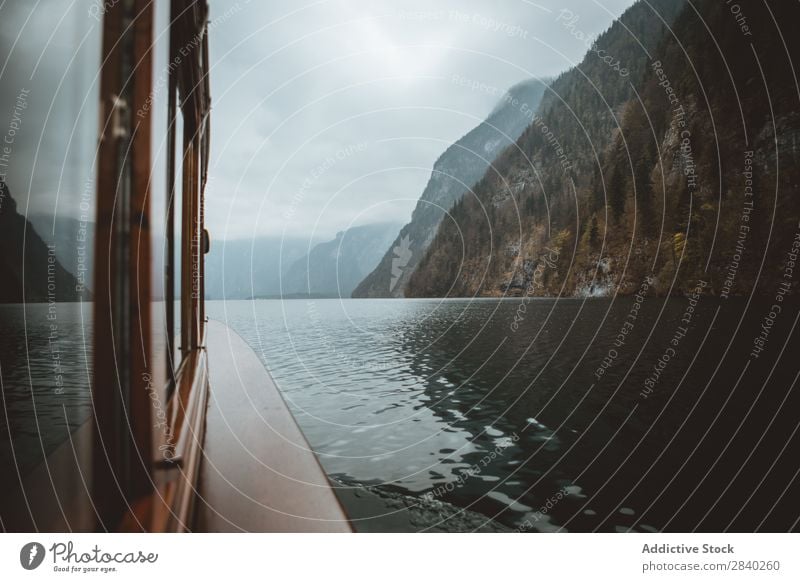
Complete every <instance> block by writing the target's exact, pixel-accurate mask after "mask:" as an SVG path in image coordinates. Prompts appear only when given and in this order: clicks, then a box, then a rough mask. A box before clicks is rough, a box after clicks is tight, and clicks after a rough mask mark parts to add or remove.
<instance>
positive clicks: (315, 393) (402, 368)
mask: <svg viewBox="0 0 800 582" xmlns="http://www.w3.org/2000/svg"><path fill="white" fill-rule="evenodd" d="M770 305H771V303H770V302H768V303H766V304H762V303H756V302H753V303H751V304H749V305H747V304H746V303H745V302H744V301H743V300H735V301H734V300H731V301H729V302H724V301H719V300H716V299H711V298H701V299H700V300H699V301H698V302H697V303H696V304H695V305H692V304H691V303H690V302H689V300H688V299H678V298H673V299H657V298H650V297H648V298H645V299H644V300H643V301H641V302H637V301H636V300H635V299H633V298H623V299H618V300H615V301H612V300H610V299H591V300H578V299H568V300H557V301H556V300H554V299H536V300H530V301H522V300H519V299H517V300H502V301H501V300H488V299H487V300H473V301H469V300H447V301H438V300H343V301H341V300H308V301H306V300H293V301H284V302H281V301H252V302H251V301H228V302H222V301H212V302H209V303H208V305H207V312H208V315H209V316H210V317H212V318H214V319H219V320H221V321H224V322H226V323H228V325H230V326H231V327H233V328H234V329H235V330H236V331H237V332H238V333H240V334H241V335H242V336H243V337H244V338H245V339H246V340H247V341H248V342H249V343H250V345H251V346H252V347H253V348H254V349H255V351H256V352H257V353H258V354H259V355H260V357H261V358H262V360H263V362H264V364H265V365H266V366H267V367H268V368H269V370H270V371H271V372H272V374H273V376H274V377H275V379H276V381H277V383H278V385H279V386H280V388H281V389H282V391H283V393H284V395H285V398H286V399H287V401H288V402H289V404H290V406H291V408H292V410H293V412H294V413H295V416H296V418H297V420H298V423H299V424H300V426H301V427H302V429H303V431H304V432H305V434H306V436H307V438H308V440H309V442H310V443H311V445H312V446H313V448H314V449H315V450H316V452H317V454H318V455H319V457H320V460H321V462H322V464H323V466H324V468H325V469H326V471H327V472H328V473H329V475H330V476H331V477H332V479H333V480H334V481H335V482H336V484H337V488H338V492H339V494H340V498H341V499H342V501H343V503H344V504H345V506H346V508H347V510H348V512H349V513H350V515H351V516H352V517H353V518H354V520H355V523H356V527H357V528H358V529H360V530H363V531H373V530H379V531H381V530H420V531H427V530H437V531H441V530H445V531H471V530H475V529H479V530H506V529H510V530H514V529H520V530H523V531H554V530H562V531H564V530H566V531H595V530H598V531H628V530H634V531H654V530H664V529H666V530H671V531H687V530H692V529H698V530H701V531H705V530H708V531H720V530H723V529H728V528H729V529H731V530H741V531H753V530H755V529H758V528H760V529H765V530H784V531H785V530H787V529H791V528H792V527H795V528H796V527H797V523H796V522H794V520H795V519H796V515H797V512H796V509H792V508H793V507H794V505H793V504H794V499H796V498H797V497H796V496H797V494H798V493H800V491H798V483H797V479H795V477H796V476H797V471H798V463H797V447H796V441H797V426H798V414H797V410H800V400H799V399H798V397H797V390H792V386H794V382H795V381H796V379H797V374H798V370H800V358H797V354H798V353H800V351H798V349H799V348H800V346H798V342H797V334H796V333H795V334H793V335H791V336H790V334H789V332H790V330H792V329H793V326H794V324H795V323H796V321H797V314H798V312H797V306H796V305H792V306H791V307H790V306H789V305H786V306H785V309H784V310H783V311H782V312H781V313H780V314H779V315H778V316H777V317H776V318H775V320H774V323H773V324H770V332H769V336H768V341H767V343H766V345H765V349H764V351H763V352H762V353H761V354H759V355H758V357H753V356H752V355H751V350H752V347H753V345H754V344H753V340H754V338H756V337H758V334H759V332H760V330H761V329H762V324H763V321H764V318H765V317H768V316H769V312H770ZM690 308H691V309H690ZM0 310H1V311H0V316H2V321H3V333H2V334H0V354H2V360H0V363H1V364H2V370H1V372H2V381H3V402H4V406H5V410H6V413H7V415H4V416H3V418H0V425H1V426H0V435H2V437H1V438H0V462H2V465H3V467H2V470H3V474H4V475H9V474H10V473H9V472H8V471H10V470H13V464H14V463H16V465H17V466H18V467H20V468H21V472H22V473H25V472H26V471H28V470H29V469H30V468H31V467H32V466H33V465H34V464H35V463H36V462H38V461H39V460H41V458H42V456H43V455H44V454H46V453H48V452H50V451H51V450H52V449H53V448H54V447H55V446H56V445H57V444H58V443H59V442H62V441H63V440H64V439H65V438H66V436H67V435H68V434H69V431H71V430H74V429H75V428H76V427H77V426H79V425H80V423H81V422H82V421H84V420H85V419H86V418H87V417H88V415H89V402H90V401H89V396H88V388H87V386H88V380H87V379H88V378H89V375H88V370H90V367H89V366H90V360H91V356H90V354H89V353H88V350H87V349H86V346H88V345H91V343H90V342H91V337H90V334H91V325H90V320H88V319H87V318H88V313H87V311H88V310H87V309H86V305H84V307H83V309H81V306H80V305H79V304H59V306H58V310H59V312H58V326H59V327H58V342H57V346H58V350H59V354H60V364H61V380H60V382H61V383H62V384H63V389H62V390H61V391H60V392H57V391H56V388H57V380H56V374H55V368H54V365H55V364H54V362H55V360H54V357H53V345H52V342H51V341H49V335H50V333H51V330H50V328H49V324H48V320H47V306H46V305H39V306H28V307H27V311H23V310H22V307H21V306H0ZM787 338H788V339H787ZM31 387H33V388H31ZM212 389H213V387H212ZM36 420H38V425H37V422H36ZM9 434H11V435H13V437H14V443H15V446H14V451H13V452H14V455H12V449H11V447H10V445H9V438H8V435H9Z"/></svg>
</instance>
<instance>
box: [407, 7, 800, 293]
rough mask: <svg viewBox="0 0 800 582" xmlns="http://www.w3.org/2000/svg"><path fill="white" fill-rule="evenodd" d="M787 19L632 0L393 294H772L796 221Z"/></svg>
mask: <svg viewBox="0 0 800 582" xmlns="http://www.w3.org/2000/svg"><path fill="white" fill-rule="evenodd" d="M748 6H750V5H748ZM799 17H800V4H798V3H797V2H785V3H784V2H781V3H771V4H770V6H769V8H767V7H766V5H752V6H750V9H749V10H748V12H747V21H746V25H747V27H748V28H746V29H745V28H743V25H742V21H741V19H737V18H736V17H735V15H733V14H732V13H731V11H730V8H729V6H728V5H727V4H726V3H717V2H702V3H691V4H690V3H686V2H682V1H681V2H678V1H675V0H660V1H657V0H649V1H648V2H644V1H639V2H637V3H635V4H634V5H633V6H632V7H631V8H629V9H628V10H627V11H626V12H625V13H624V14H623V15H622V16H621V17H620V19H619V21H616V22H615V23H614V24H613V25H612V26H611V27H610V28H609V30H607V31H606V32H605V33H604V34H603V35H601V36H600V37H598V39H597V40H596V43H595V44H594V45H593V47H592V50H590V51H589V52H588V53H587V55H586V56H585V58H584V59H583V61H582V62H581V63H580V64H579V65H578V66H577V67H575V68H573V69H571V70H570V71H568V72H566V73H564V74H562V75H561V76H560V77H559V78H558V79H556V80H555V81H554V82H553V83H552V85H551V87H552V92H548V94H547V95H546V96H545V98H544V99H543V100H542V103H541V104H540V107H539V110H538V112H537V117H536V119H535V120H534V123H533V124H531V126H530V127H529V128H528V129H527V130H526V131H525V132H524V133H523V135H522V136H521V137H520V139H519V141H518V145H519V146H520V149H508V150H506V151H505V152H504V153H503V154H502V155H501V156H500V158H499V159H498V160H497V162H496V164H495V168H494V169H493V170H489V171H487V172H486V174H485V175H484V176H483V177H482V178H481V180H480V181H479V182H478V184H477V185H476V186H475V188H474V189H473V190H474V192H475V196H474V197H465V198H464V199H462V200H461V201H460V202H459V203H458V204H457V205H456V206H455V207H454V209H453V211H452V215H453V220H448V221H446V222H443V223H442V225H441V227H440V229H439V231H438V233H437V235H436V238H435V240H434V242H433V243H432V244H431V246H430V248H429V250H428V252H427V254H426V255H425V256H424V257H423V259H422V260H421V262H420V265H419V266H418V268H417V269H416V271H415V272H414V274H413V276H412V278H411V280H410V281H409V284H408V287H407V294H408V295H410V296H446V295H452V296H472V295H485V296H500V295H505V294H511V295H525V294H530V295H558V294H561V295H579V296H580V295H603V294H611V293H622V294H629V293H634V292H636V291H637V290H638V289H640V288H642V285H643V282H644V281H647V280H650V281H651V284H650V285H649V286H648V289H649V292H651V293H658V294H683V293H687V292H690V291H691V290H693V289H695V288H697V286H698V285H699V282H700V281H702V282H703V283H705V286H704V288H703V289H704V292H705V293H712V294H718V295H724V296H727V295H737V294H746V293H749V292H750V290H751V289H753V288H754V286H756V282H758V287H759V289H760V290H767V289H768V290H769V293H771V294H772V293H774V292H775V286H776V284H777V283H778V282H779V281H780V280H781V278H782V277H783V276H784V274H785V273H786V272H788V271H786V268H787V265H788V264H789V263H787V261H791V260H793V259H791V256H790V255H787V253H791V251H792V249H793V248H795V247H793V246H792V244H793V240H794V239H795V237H796V236H798V216H800V196H799V195H798V184H799V183H800V175H799V173H800V164H799V163H798V155H800V114H798V113H797V109H798V108H797V99H798V86H797V82H796V77H795V76H794V72H793V69H792V60H791V56H792V55H794V56H796V55H798V54H800V42H799V41H798V38H797V36H796V35H792V34H790V30H789V27H790V26H791V25H790V24H789V23H792V22H797V21H798V18H799ZM670 23H671V25H670ZM778 27H779V28H778ZM751 43H752V44H751ZM784 43H785V44H784ZM601 55H604V58H600V56H601ZM608 56H611V57H612V58H613V60H615V61H619V62H621V63H623V64H624V67H625V68H626V69H627V70H628V71H629V74H628V75H625V76H623V75H620V73H619V71H618V70H615V69H614V68H612V67H610V66H609V64H608V60H607V59H605V57H608ZM795 251H796V248H795ZM787 257H788V258H787ZM796 285H797V281H794V282H792V283H791V284H790V286H794V287H796Z"/></svg>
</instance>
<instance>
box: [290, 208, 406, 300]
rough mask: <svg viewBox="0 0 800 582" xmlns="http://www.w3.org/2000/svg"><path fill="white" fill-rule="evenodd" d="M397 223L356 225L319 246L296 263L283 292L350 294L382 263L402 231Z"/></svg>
mask: <svg viewBox="0 0 800 582" xmlns="http://www.w3.org/2000/svg"><path fill="white" fill-rule="evenodd" d="M400 227H401V225H400V224H396V223H385V224H384V223H381V224H368V225H364V226H355V227H352V228H349V229H347V230H346V231H341V232H338V233H337V234H336V238H334V239H333V240H331V241H327V242H324V243H320V244H318V245H316V246H315V247H314V248H313V249H312V250H311V252H310V253H309V254H308V255H307V256H305V257H302V258H300V259H298V260H296V261H295V262H294V264H292V266H291V267H290V268H289V269H288V270H287V272H286V274H285V276H284V278H283V281H282V291H283V294H284V295H286V294H289V295H304V294H310V295H315V296H329V297H350V294H351V293H352V292H353V290H354V289H355V288H356V285H358V284H359V282H361V280H362V279H364V277H365V276H366V275H367V274H368V273H369V272H370V271H372V269H374V268H375V266H376V265H377V264H378V261H380V260H381V257H382V256H383V252H384V249H385V248H386V247H387V246H388V245H389V244H390V243H391V241H392V240H394V238H395V237H396V235H397V232H398V231H399V230H400Z"/></svg>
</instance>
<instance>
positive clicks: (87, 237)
mask: <svg viewBox="0 0 800 582" xmlns="http://www.w3.org/2000/svg"><path fill="white" fill-rule="evenodd" d="M28 221H29V222H30V223H31V225H33V228H34V230H35V231H36V232H37V233H38V234H39V236H40V237H41V238H42V240H43V241H44V243H45V244H46V245H53V246H54V247H55V253H56V258H57V259H58V261H59V262H60V263H61V265H62V266H63V267H64V268H65V269H66V270H67V271H69V272H70V273H71V274H72V275H74V276H75V277H76V278H77V279H79V280H82V282H83V284H84V286H85V287H86V288H87V289H91V288H92V286H93V284H94V240H95V239H94V237H95V234H94V233H95V223H94V222H93V221H81V220H78V219H76V218H70V217H66V216H56V217H55V219H53V217H52V216H47V215H44V214H34V215H31V216H29V217H28Z"/></svg>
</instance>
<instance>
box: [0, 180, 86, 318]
mask: <svg viewBox="0 0 800 582" xmlns="http://www.w3.org/2000/svg"><path fill="white" fill-rule="evenodd" d="M0 248H2V249H3V252H2V253H1V254H0V303H22V302H26V303H37V302H46V301H78V300H79V299H81V295H82V291H81V286H80V284H79V282H78V280H77V279H76V278H75V277H74V276H73V275H72V274H71V273H69V272H68V271H67V270H66V269H65V268H64V267H63V266H62V265H61V263H60V262H59V260H58V256H57V245H50V246H48V245H47V244H45V242H44V241H43V240H42V238H41V237H40V236H39V235H38V234H37V233H36V231H35V230H34V228H33V226H32V225H31V223H30V222H29V221H28V220H27V219H26V218H25V217H24V216H22V215H21V214H19V213H18V212H17V203H16V201H15V200H14V199H13V198H12V197H11V193H10V191H9V189H8V186H6V184H5V183H4V182H0ZM72 248H73V249H74V248H75V247H74V246H73V247H72ZM84 295H87V294H84ZM87 298H88V297H87Z"/></svg>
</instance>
